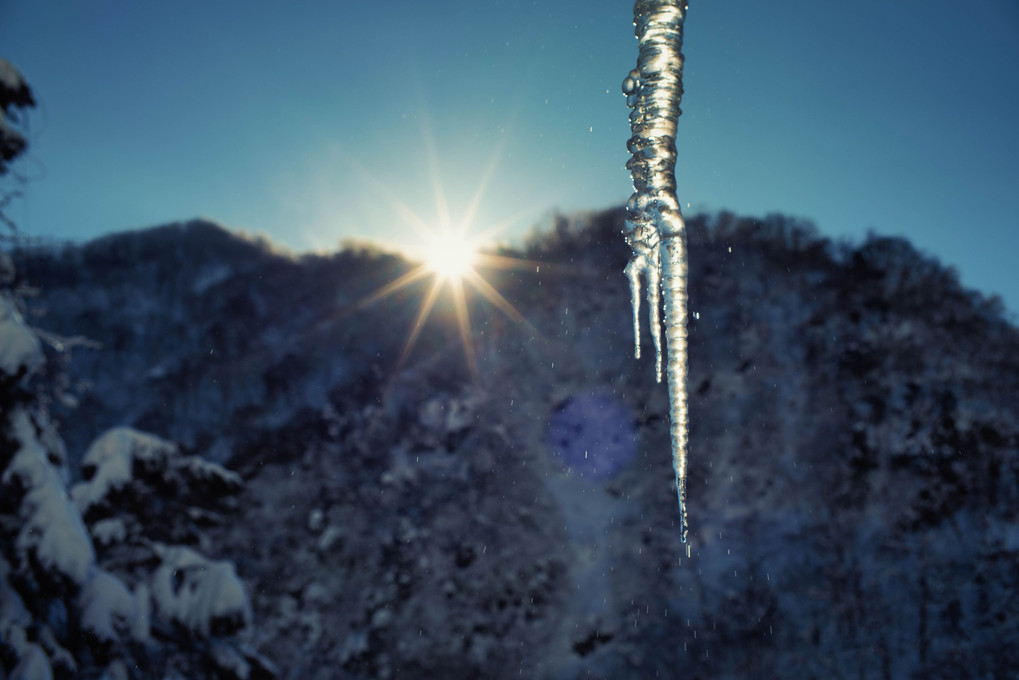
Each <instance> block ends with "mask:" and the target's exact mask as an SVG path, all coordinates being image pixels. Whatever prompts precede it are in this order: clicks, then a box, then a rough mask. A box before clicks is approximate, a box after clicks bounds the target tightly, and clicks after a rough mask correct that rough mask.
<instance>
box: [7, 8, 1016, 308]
mask: <svg viewBox="0 0 1019 680" xmlns="http://www.w3.org/2000/svg"><path fill="white" fill-rule="evenodd" d="M690 5H691V6H690V10H689V14H688V18H687V22H686V41H685V47H684V52H685V54H686V59H687V63H686V70H685V73H684V84H685V89H686V96H685V97H684V99H683V110H684V115H683V116H682V118H681V119H680V121H679V140H678V147H679V162H678V166H677V179H678V184H679V194H680V196H679V198H680V200H681V201H682V202H683V203H684V204H686V203H689V204H690V205H691V208H692V210H691V211H688V212H692V211H696V210H715V209H719V208H728V209H731V210H733V211H735V212H737V213H741V214H754V215H764V214H766V213H768V212H775V211H779V212H784V213H787V214H791V215H796V216H800V217H806V218H810V219H812V220H814V221H815V222H816V223H817V225H818V227H819V228H820V230H821V231H822V232H823V233H824V234H826V235H828V236H832V237H850V238H856V239H858V238H860V237H862V235H863V234H865V233H866V231H867V230H870V229H873V230H874V231H876V232H878V233H882V234H893V235H904V236H907V237H908V238H910V239H911V240H912V241H913V242H914V243H915V244H916V245H917V246H918V247H919V248H920V249H921V250H923V251H925V252H928V253H930V254H933V255H936V256H937V257H939V258H940V259H942V260H943V261H944V262H946V263H948V264H951V265H953V266H955V267H956V268H957V269H958V270H959V271H960V274H961V277H962V281H963V283H964V284H966V285H968V286H972V287H976V288H978V289H980V290H982V291H984V292H994V293H999V294H1001V295H1002V297H1003V298H1004V299H1005V302H1006V305H1007V306H1008V308H1009V309H1010V310H1011V311H1013V312H1016V311H1019V273H1017V266H1016V259H1017V255H1019V220H1017V217H1016V211H1015V208H1014V205H1015V202H1016V195H1019V132H1017V119H1019V118H1017V117H1019V2H1016V1H1015V0H974V1H973V2H969V3H959V2H948V1H947V0H859V1H857V2H853V3H845V2H820V1H818V0H781V1H779V2H762V1H761V0H691V3H690ZM0 56H3V57H5V58H7V59H8V60H10V61H11V62H13V63H14V64H15V65H16V66H17V67H18V68H19V69H20V70H21V71H22V72H23V73H24V74H25V75H26V76H27V78H28V79H29V81H30V83H31V84H32V86H33V88H34V89H35V92H36V94H37V97H38V99H39V100H40V104H41V106H40V108H39V110H37V111H36V113H35V114H34V116H33V118H32V135H31V142H32V152H31V158H30V159H29V160H28V162H27V163H23V164H22V170H23V171H25V172H26V173H28V174H30V175H32V176H33V177H34V178H35V179H34V181H33V182H32V183H31V184H30V185H29V186H28V190H27V199H26V200H25V201H23V202H22V203H21V204H20V205H18V206H17V207H16V208H15V209H14V210H13V212H12V216H13V217H14V218H15V219H16V220H17V221H18V222H19V223H20V224H21V225H22V227H23V228H24V230H25V231H26V232H28V233H29V234H30V235H32V236H50V237H56V238H61V239H64V238H71V239H86V238H91V237H94V236H97V235H99V234H103V233H107V232H110V231H117V230H123V229H128V228H135V227H142V226H149V225H155V224H161V223H165V222H171V221H177V220H182V219H188V218H191V217H195V216H205V217H209V218H212V219H215V220H217V221H219V222H222V223H223V224H225V225H227V226H229V227H232V228H236V229H242V230H246V231H250V232H259V233H265V234H267V235H268V236H269V237H270V238H272V239H273V240H275V241H278V242H281V243H283V244H285V245H286V246H288V247H290V248H292V249H294V250H297V251H304V250H309V249H331V248H333V247H335V246H337V245H338V244H339V243H340V241H341V240H343V239H349V238H353V239H359V240H373V241H378V242H382V243H383V244H385V245H388V246H406V245H412V244H415V243H417V241H418V238H419V237H418V236H417V235H416V232H415V231H414V230H413V229H411V227H410V226H409V224H408V222H410V221H412V219H410V218H408V217H407V214H408V213H409V214H412V215H414V216H416V218H417V219H420V220H421V221H422V222H424V223H426V224H430V225H431V224H438V222H439V221H440V220H441V215H442V212H443V209H442V207H441V204H442V203H443V202H445V204H446V206H447V210H448V213H449V214H450V215H451V217H452V218H453V219H454V220H457V219H462V218H463V217H464V216H465V215H467V214H469V213H471V212H472V211H471V210H470V207H469V206H470V205H471V203H472V201H473V200H474V197H475V196H476V195H477V194H478V191H479V188H480V189H483V194H482V195H481V199H480V201H478V202H477V209H476V211H474V212H473V218H472V219H471V226H472V228H473V229H475V230H476V231H480V230H482V229H486V228H488V227H491V226H494V225H502V226H503V228H502V230H501V231H500V232H499V235H498V238H499V239H501V240H508V241H514V240H519V239H520V238H521V237H522V236H524V235H525V234H526V233H527V231H528V230H529V228H530V227H531V226H532V225H534V224H536V223H537V224H541V223H547V222H548V217H549V215H550V214H551V212H552V211H553V210H554V209H559V210H562V211H572V210H578V209H595V208H604V207H608V206H611V205H614V204H619V203H622V202H623V201H625V200H626V198H627V197H628V196H629V194H630V191H631V189H630V182H629V175H628V173H627V172H626V170H625V169H624V167H623V164H624V163H625V161H626V159H627V154H626V148H625V144H626V139H627V138H628V136H629V126H628V121H627V113H628V110H627V109H626V106H625V103H624V100H623V96H622V94H621V93H620V83H621V81H622V79H623V77H624V76H625V75H626V73H627V71H628V70H629V69H630V68H632V67H633V65H634V63H635V61H636V41H635V39H634V37H633V28H632V3H630V2H628V1H626V0H617V1H616V2H609V1H607V0H546V1H544V2H506V1H497V0H482V1H478V0H474V1H471V2H468V1H466V0H461V1H459V2H455V1H453V0H431V1H429V2H422V1H421V0H406V1H404V0H397V1H394V2H386V3H383V2H363V3H354V2H342V1H340V2H337V1H331V2H325V1H318V2H316V1H311V2H299V3H281V2H267V1H263V0H244V1H243V2H242V1H239V0H237V1H234V0H231V1H228V2H209V1H203V2H193V1H190V0H183V1H179V2H173V3H155V2H128V1H127V0H122V1H117V2H114V1H112V0H90V1H89V2H72V1H70V0H63V1H58V0H0ZM436 187H439V188H441V190H442V194H443V195H444V200H443V201H440V200H438V199H437V198H436V196H437V192H436ZM395 201H398V202H399V203H401V204H402V205H403V206H404V207H405V210H402V209H400V208H397V207H396V206H395ZM620 285H625V282H624V280H623V278H622V276H620Z"/></svg>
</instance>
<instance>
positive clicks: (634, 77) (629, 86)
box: [623, 69, 640, 95]
mask: <svg viewBox="0 0 1019 680" xmlns="http://www.w3.org/2000/svg"><path fill="white" fill-rule="evenodd" d="M639 82H640V73H639V72H638V71H637V69H633V70H632V71H630V72H629V73H628V74H627V76H626V78H624V79H623V94H627V95H629V94H633V93H634V92H635V91H636V90H637V83H639Z"/></svg>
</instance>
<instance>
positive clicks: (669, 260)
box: [623, 0, 689, 543]
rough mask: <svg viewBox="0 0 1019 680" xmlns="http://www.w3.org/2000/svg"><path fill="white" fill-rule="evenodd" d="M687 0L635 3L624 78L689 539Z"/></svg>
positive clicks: (637, 263)
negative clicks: (679, 193)
mask: <svg viewBox="0 0 1019 680" xmlns="http://www.w3.org/2000/svg"><path fill="white" fill-rule="evenodd" d="M686 9H687V7H686V1H685V0H637V2H636V4H634V6H633V16H634V20H633V22H634V26H635V30H634V33H635V35H636V36H637V40H638V46H639V53H640V54H639V57H638V59H637V68H636V69H634V70H632V71H630V73H629V74H628V75H627V76H626V79H625V80H624V81H623V93H624V94H625V95H626V104H627V106H629V107H630V108H632V109H633V110H632V111H631V112H630V131H631V133H632V136H631V137H630V141H629V142H628V143H627V148H628V149H629V151H630V154H631V158H630V160H629V161H628V162H627V164H626V167H627V168H628V169H629V170H630V173H631V175H632V176H633V188H634V194H633V196H631V197H630V201H629V203H627V220H626V231H625V235H626V242H627V243H628V244H629V245H630V248H631V250H633V255H632V257H631V258H630V262H629V263H628V264H627V265H626V270H625V271H626V276H627V278H628V279H629V282H630V294H631V300H632V304H633V332H634V342H635V343H636V349H635V351H634V355H635V356H637V357H638V358H639V357H640V322H639V313H640V277H641V275H643V276H644V278H645V279H646V280H647V286H648V293H647V297H648V306H649V308H650V314H649V316H650V326H651V328H650V331H651V337H652V338H653V339H654V342H655V353H656V358H657V360H656V362H655V372H656V375H657V377H658V380H659V381H661V372H662V368H661V364H662V360H661V345H660V336H661V327H660V320H659V318H658V307H659V297H658V296H659V290H661V289H664V293H665V337H666V351H667V355H668V356H667V361H666V371H665V372H666V380H667V383H668V386H669V419H670V421H671V427H670V434H671V437H672V463H673V469H674V470H675V476H676V493H677V496H678V498H679V514H680V538H681V539H682V541H683V542H684V543H685V542H686V538H687V520H686V465H687V460H686V459H687V445H688V442H687V433H688V412H689V404H688V399H687V386H686V383H687V369H686V366H687V332H686V316H687V283H686V280H687V254H686V251H687V249H686V225H685V224H684V222H683V215H682V213H681V212H680V209H679V201H678V200H677V198H676V176H675V167H676V122H677V120H678V119H679V116H680V114H681V113H682V112H681V111H680V108H679V102H680V99H681V98H682V96H683V54H682V51H681V50H682V46H683V20H684V18H685V17H686Z"/></svg>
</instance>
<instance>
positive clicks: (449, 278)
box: [348, 115, 541, 376]
mask: <svg viewBox="0 0 1019 680" xmlns="http://www.w3.org/2000/svg"><path fill="white" fill-rule="evenodd" d="M421 119H422V125H423V129H422V133H423V134H422V136H423V139H424V142H425V151H426V157H427V159H428V164H429V167H430V172H429V175H430V179H431V184H432V189H433V193H434V198H435V208H436V215H435V219H434V220H426V219H424V218H423V217H422V216H421V215H418V214H416V213H415V212H414V211H413V210H411V209H410V208H409V207H408V206H407V205H406V204H405V203H404V202H403V201H402V200H401V199H400V197H399V196H398V195H396V194H395V193H394V192H393V190H392V188H391V187H390V186H389V185H388V184H387V183H384V182H382V181H380V180H379V179H378V178H376V177H374V176H373V175H372V174H371V173H370V172H369V171H368V170H367V169H366V168H364V167H363V166H361V165H360V164H359V163H358V162H357V161H356V160H355V159H353V158H348V161H349V162H350V164H351V169H352V170H354V171H355V173H356V174H357V175H358V176H360V177H361V178H362V179H363V180H365V182H366V184H367V185H368V187H369V188H370V189H372V190H373V192H372V193H375V194H377V197H378V199H379V203H380V204H381V205H386V206H387V207H388V209H389V211H390V212H391V214H392V215H393V216H394V217H396V218H398V219H399V220H400V221H402V222H403V223H404V225H405V226H406V227H408V228H409V229H410V231H411V232H412V234H411V238H412V239H413V234H415V233H416V236H417V247H416V248H415V247H414V246H410V247H409V248H408V249H407V250H403V253H404V254H406V255H407V256H408V258H409V259H411V260H414V261H417V262H418V263H419V264H418V265H417V266H415V267H412V268H411V269H410V270H409V271H408V272H406V273H405V274H403V275H402V276H399V277H397V278H396V279H395V280H393V281H390V282H389V283H387V284H385V285H384V286H382V287H381V288H379V289H378V290H376V291H375V292H373V293H371V294H369V295H368V296H367V297H365V298H364V299H363V300H361V301H360V302H358V303H357V304H355V305H354V306H353V309H354V310H356V309H360V308H363V307H365V306H368V305H372V304H374V303H376V302H378V301H380V300H382V299H384V298H387V297H389V296H390V295H392V294H394V293H396V292H397V291H399V290H401V289H404V288H406V287H408V286H411V285H414V284H418V283H419V282H420V283H422V284H425V285H424V287H425V293H424V296H423V298H422V300H421V306H420V308H419V309H418V313H417V316H416V318H415V319H414V323H413V325H412V326H411V328H410V331H409V332H408V334H407V341H406V344H405V345H404V348H403V352H402V354H401V355H400V358H399V360H398V362H397V370H399V368H400V367H402V366H403V365H404V363H405V362H406V360H407V358H408V356H409V355H410V352H411V350H412V349H413V347H414V344H415V342H417V339H418V337H419V336H420V334H421V331H422V329H423V328H424V326H425V322H426V321H427V320H428V318H429V315H430V314H431V313H432V310H433V309H434V307H435V304H436V302H438V300H439V298H440V296H442V295H446V296H448V299H449V300H450V301H451V302H452V303H453V311H454V312H455V316H456V325H457V331H458V334H459V336H460V343H461V345H462V346H463V350H464V355H465V358H466V360H467V365H468V368H469V369H470V371H471V373H472V374H473V375H475V376H476V375H477V359H476V357H475V355H474V342H475V337H474V334H473V332H472V329H471V320H470V316H469V313H468V307H469V305H468V299H467V296H468V292H469V291H468V288H470V289H473V291H474V292H476V293H477V294H479V295H480V296H481V297H483V298H484V299H485V300H486V301H487V302H488V303H489V304H491V305H492V306H494V307H496V308H497V309H499V311H501V312H502V313H503V314H505V315H506V317H508V318H509V319H510V320H512V321H513V322H515V323H517V324H521V325H523V326H525V327H526V328H527V330H528V332H529V333H530V335H531V337H541V333H540V332H539V331H538V329H536V328H535V327H534V326H533V325H531V324H530V323H529V322H528V321H527V320H526V319H524V317H523V315H521V314H520V312H519V311H517V309H516V308H515V307H514V306H513V305H512V303H510V302H509V300H507V299H506V298H505V297H503V295H502V294H501V293H500V292H499V291H498V290H496V289H495V287H494V286H493V285H492V284H491V283H489V281H488V279H486V274H489V273H491V271H492V270H521V271H527V270H530V271H537V269H538V268H539V266H540V264H541V263H539V262H535V261H532V260H525V259H522V258H517V257H508V256H506V255H501V254H496V253H492V252H489V251H488V250H487V248H486V246H491V244H493V243H494V238H495V236H496V235H498V234H500V233H501V232H503V231H504V230H505V229H507V228H508V227H510V226H512V225H515V224H517V223H518V222H519V221H520V220H521V219H523V217H524V216H525V215H526V214H527V213H528V212H529V211H528V209H526V208H524V209H522V210H521V213H520V214H519V215H515V216H511V217H508V218H507V219H505V220H503V221H501V222H499V223H496V224H492V225H479V224H477V222H478V220H477V216H478V211H479V208H480V207H481V204H482V202H483V198H484V194H485V191H486V189H487V188H488V186H489V184H490V182H491V180H492V176H493V173H494V170H495V166H496V164H497V161H498V160H499V157H500V155H501V147H502V144H501V143H499V144H496V147H495V148H494V149H493V153H492V156H491V158H490V159H489V161H488V163H487V165H486V166H485V168H484V170H483V171H482V172H481V173H480V178H479V180H478V186H477V188H476V190H475V192H474V194H473V196H472V197H471V199H470V202H469V203H468V205H467V206H466V208H465V209H464V210H463V212H462V214H460V215H456V216H454V215H452V214H451V211H450V208H449V204H448V202H447V200H446V191H445V187H443V183H442V180H441V177H442V173H441V172H440V168H439V157H438V153H437V149H436V144H435V140H434V138H433V135H432V132H431V129H430V125H429V124H428V117H427V115H422V116H421Z"/></svg>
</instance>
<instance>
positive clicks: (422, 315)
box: [396, 278, 442, 367]
mask: <svg viewBox="0 0 1019 680" xmlns="http://www.w3.org/2000/svg"><path fill="white" fill-rule="evenodd" d="M441 288H442V281H440V280H439V279H438V278H436V279H435V281H433V282H432V287H431V288H429V289H428V295H426V296H425V299H424V302H422V303H421V309H420V310H418V315H417V318H416V319H415V320H414V326H413V327H412V328H411V330H410V335H409V336H408V337H407V344H406V345H404V346H403V352H402V353H401V354H400V360H399V361H398V362H397V364H396V365H397V367H400V366H403V364H404V362H406V361H407V357H408V356H410V351H411V350H412V349H413V348H414V343H416V342H417V339H418V335H420V334H421V329H422V328H423V327H424V325H425V320H426V319H427V318H428V315H429V314H430V313H431V311H432V307H434V306H435V301H436V300H437V299H438V297H439V290H440V289H441Z"/></svg>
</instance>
